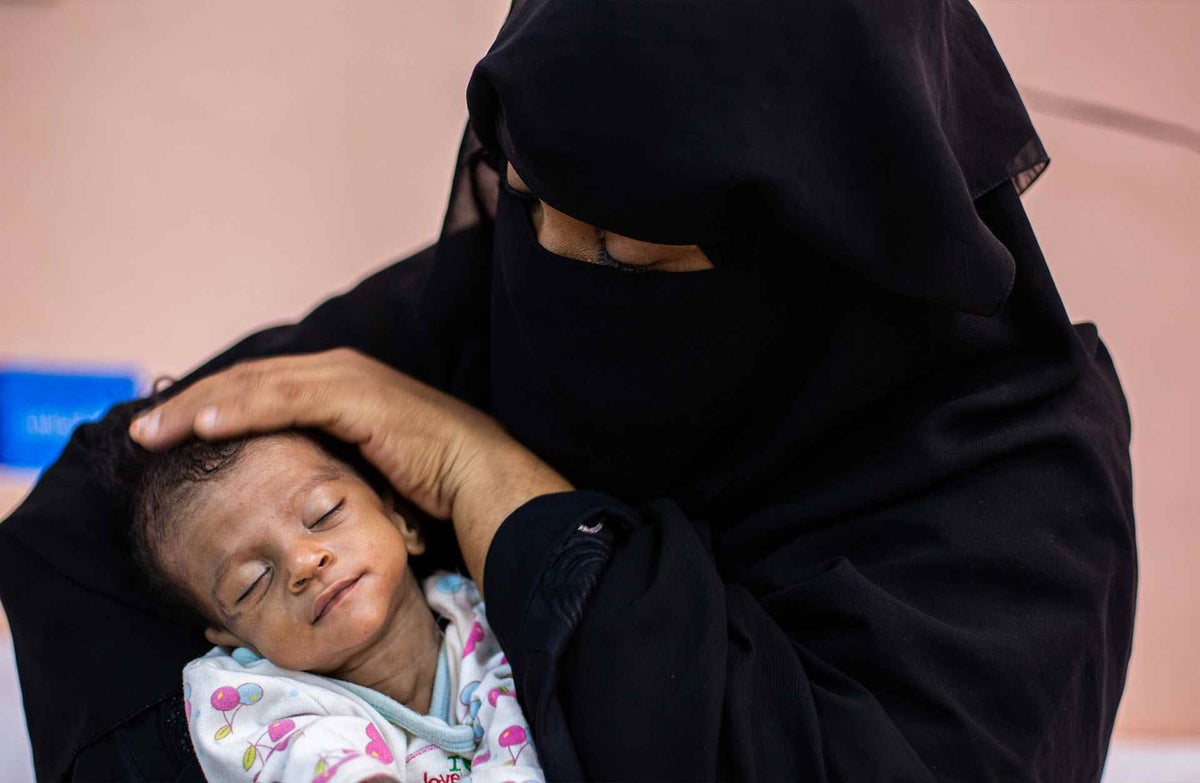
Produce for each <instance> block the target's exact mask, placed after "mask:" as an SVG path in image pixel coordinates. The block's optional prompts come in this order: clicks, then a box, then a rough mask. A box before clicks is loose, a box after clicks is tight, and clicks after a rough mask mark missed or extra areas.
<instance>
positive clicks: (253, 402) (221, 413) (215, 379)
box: [129, 349, 369, 451]
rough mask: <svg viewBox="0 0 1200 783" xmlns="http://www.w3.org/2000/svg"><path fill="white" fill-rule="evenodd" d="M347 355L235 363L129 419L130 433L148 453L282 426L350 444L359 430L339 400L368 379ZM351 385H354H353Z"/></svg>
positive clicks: (328, 353) (329, 353)
mask: <svg viewBox="0 0 1200 783" xmlns="http://www.w3.org/2000/svg"><path fill="white" fill-rule="evenodd" d="M347 354H354V352H352V351H348V350H341V349H339V350H336V351H326V352H323V353H319V354H306V355H300V356H281V357H272V358H269V359H259V360H255V361H251V362H245V363H243V364H237V365H234V366H233V367H230V368H228V369H225V370H222V371H221V372H219V373H216V374H215V375H212V376H209V377H208V378H204V379H202V380H200V381H198V382H196V383H195V384H193V385H192V386H190V387H189V388H187V389H185V390H183V391H182V392H180V393H179V394H178V395H176V396H175V397H172V398H171V399H169V400H167V401H166V402H164V403H163V404H161V405H159V406H157V407H155V408H154V409H152V410H150V411H148V412H146V413H144V414H143V415H141V416H139V417H138V418H137V419H135V420H134V421H133V423H132V424H131V426H130V429H129V434H130V437H132V438H133V439H134V440H135V441H137V442H138V443H139V444H141V445H142V446H143V447H145V448H147V449H150V450H152V451H153V450H159V449H165V448H169V447H171V446H174V445H176V444H178V443H180V442H182V441H183V440H185V439H187V438H188V437H189V436H191V435H192V434H193V433H194V434H196V435H197V436H199V437H201V438H204V439H207V440H215V439H222V438H233V437H238V436H241V435H248V434H251V433H255V432H270V431H274V430H280V429H287V428H289V427H321V428H323V429H327V430H329V431H330V432H332V433H333V434H335V435H338V436H339V437H342V438H343V439H345V440H349V441H351V442H358V441H359V439H360V438H361V437H362V433H359V432H356V431H355V430H356V427H355V424H356V422H357V421H358V420H361V417H360V416H357V415H354V406H346V405H344V404H341V405H339V402H338V399H337V398H338V395H339V394H344V393H345V392H346V390H347V388H348V387H354V386H358V387H359V388H358V392H359V393H360V394H361V392H362V391H363V390H362V388H361V387H362V385H364V384H366V383H369V380H368V379H367V378H365V377H362V375H363V374H362V373H361V371H360V368H358V367H356V366H355V365H356V364H357V363H358V361H359V360H362V361H366V360H365V358H364V357H361V355H358V354H354V356H353V357H351V356H348V355H347ZM356 381H357V383H356Z"/></svg>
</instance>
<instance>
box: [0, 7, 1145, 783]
mask: <svg viewBox="0 0 1200 783" xmlns="http://www.w3.org/2000/svg"><path fill="white" fill-rule="evenodd" d="M468 100H469V103H470V109H471V126H470V127H469V128H468V131H467V134H466V136H465V137H464V141H463V145H462V148H461V150H460V157H459V165H458V167H457V171H456V175H455V184H454V188H453V192H452V194H451V201H450V206H449V210H448V212H447V215H446V220H445V222H444V225H443V230H442V233H441V236H440V238H439V241H438V243H437V244H436V245H435V246H433V247H431V248H429V249H427V250H426V251H423V252H421V253H419V254H417V255H416V256H414V257H413V258H410V259H408V260H405V261H403V262H401V263H398V264H396V265H394V266H392V267H389V268H388V269H386V270H384V271H382V272H380V273H378V274H377V275H375V276H373V277H372V278H370V279H368V280H366V281H364V282H363V283H362V284H361V285H360V286H359V287H357V288H356V289H354V290H353V291H351V292H349V293H347V294H343V295H342V296H340V297H335V298H334V299H332V300H330V301H329V302H327V303H326V304H324V305H322V306H321V307H320V308H318V309H317V310H316V311H314V312H313V313H312V314H311V315H310V316H308V317H307V318H306V319H304V320H303V321H302V322H300V323H298V324H296V325H293V326H287V327H278V328H275V329H269V330H266V331H264V332H261V333H259V334H257V335H254V336H252V337H250V338H248V339H247V340H245V341H243V342H242V343H239V344H238V345H237V346H234V347H233V348H231V349H230V350H229V351H227V352H225V353H224V354H222V355H221V356H219V357H217V358H216V359H214V360H213V361H211V362H209V363H208V364H206V365H205V366H204V367H202V368H200V369H199V370H197V371H196V372H195V373H193V374H192V375H191V376H189V377H188V378H187V379H185V380H184V382H182V383H181V384H180V385H179V386H178V388H182V386H183V385H186V383H188V382H190V381H192V380H194V379H196V378H198V377H201V376H202V375H204V374H208V373H211V372H213V371H215V370H217V369H219V368H220V367H223V366H227V365H228V364H231V363H233V362H235V361H238V360H240V359H245V358H250V357H255V356H263V355H270V354H280V353H298V352H307V351H316V350H322V349H325V348H329V347H334V346H337V345H349V346H352V347H355V348H358V349H359V350H362V351H363V352H365V353H367V354H370V355H372V356H376V357H378V358H380V359H381V360H383V361H386V362H388V363H389V364H392V365H393V366H395V367H397V368H399V369H400V370H402V371H404V372H407V373H410V374H412V375H414V376H416V377H417V378H420V379H422V380H424V381H426V382H428V383H430V384H432V385H434V386H437V387H438V388H441V389H444V390H447V391H449V392H451V393H453V394H455V395H456V396H458V397H460V398H462V399H464V400H466V401H468V402H470V403H472V404H474V405H477V406H479V407H481V408H483V409H485V410H488V411H489V412H491V413H492V414H493V415H495V416H496V417H497V418H498V419H500V420H501V421H502V422H503V423H504V424H505V425H506V426H507V427H508V428H509V429H510V430H511V431H512V432H513V434H514V435H515V436H516V437H517V438H518V439H520V440H521V441H522V442H524V443H525V444H526V445H527V446H529V447H530V448H531V449H533V450H534V451H535V452H536V453H537V454H539V455H540V456H541V457H542V458H543V459H545V460H546V461H547V462H548V463H550V464H551V465H552V466H554V467H555V468H556V469H558V470H560V471H561V472H562V473H563V474H564V475H566V476H567V478H569V479H571V480H572V481H573V482H574V483H575V485H576V486H578V487H580V488H581V489H580V490H579V491H576V492H570V493H560V494H555V495H549V496H543V497H541V498H536V499H534V500H532V501H530V502H529V503H527V504H526V505H525V506H523V507H522V508H520V509H518V510H517V511H516V512H514V513H513V514H512V515H510V517H509V518H508V519H507V520H506V521H505V522H504V524H503V526H502V527H501V528H500V531H499V533H498V534H497V537H496V540H495V541H494V542H493V545H492V548H491V550H490V552H489V555H488V562H487V581H488V583H487V585H485V587H486V593H487V596H488V601H489V615H490V617H491V620H492V625H493V628H494V630H495V631H496V632H497V634H498V636H499V637H500V639H501V642H502V644H503V645H504V647H505V649H506V651H507V652H508V654H509V656H510V659H511V660H512V661H513V665H514V674H515V677H516V679H517V683H518V688H519V696H520V699H521V701H522V704H523V706H524V708H525V710H526V714H527V716H528V717H529V719H530V721H531V726H532V728H533V730H534V737H535V740H536V741H537V743H538V745H539V755H540V757H541V758H542V759H543V762H544V763H545V766H546V772H547V774H548V776H549V778H550V779H559V780H561V779H578V778H587V779H639V780H644V779H654V780H667V779H680V780H698V779H713V778H718V779H737V780H754V779H771V780H779V779H784V780H805V781H810V780H811V781H822V780H829V781H871V783H876V782H877V781H891V780H894V781H923V780H964V781H966V780H969V781H988V780H995V781H1012V780H1031V781H1033V780H1039V781H1060V780H1079V781H1094V780H1097V779H1098V777H1099V774H1100V770H1101V767H1102V763H1103V759H1104V755H1105V752H1106V749H1107V743H1108V738H1109V735H1110V733H1111V730H1112V721H1113V717H1114V715H1115V711H1116V706H1117V703H1118V700H1119V698H1120V694H1121V690H1122V688H1123V685H1124V676H1125V669H1126V664H1127V661H1128V656H1129V649H1130V634H1131V630H1132V620H1133V597H1134V591H1135V583H1136V559H1135V553H1134V539H1133V513H1132V506H1131V497H1130V466H1129V456H1128V445H1129V419H1128V411H1127V409H1126V407H1125V402H1124V398H1123V396H1122V393H1121V389H1120V385H1119V382H1118V380H1117V378H1116V374H1115V371H1114V369H1113V365H1112V362H1111V360H1110V358H1109V356H1108V354H1107V351H1106V350H1105V349H1104V346H1103V343H1102V342H1101V341H1100V340H1099V337H1098V335H1097V333H1096V330H1095V328H1094V327H1093V326H1092V325H1090V324H1083V325H1079V326H1072V325H1071V324H1070V322H1069V320H1068V319H1067V316H1066V313H1065V311H1064V309H1063V307H1062V303H1061V300H1060V298H1059V296H1058V293H1057V291H1056V290H1055V287H1054V284H1053V281H1052V279H1051V277H1050V273H1049V270H1048V268H1047V265H1046V262H1045V259H1044V258H1043V257H1042V254H1041V252H1040V249H1039V248H1038V245H1037V241H1036V239H1035V237H1034V235H1033V232H1032V229H1031V227H1030V226H1029V223H1028V221H1027V220H1026V218H1025V214H1024V211H1023V209H1022V207H1021V204H1020V200H1019V198H1018V193H1019V192H1020V191H1021V190H1024V188H1025V187H1028V185H1029V184H1030V183H1031V182H1032V180H1033V179H1034V178H1035V177H1036V176H1037V175H1038V174H1039V173H1041V171H1042V170H1043V169H1044V168H1045V166H1046V164H1047V162H1048V158H1047V157H1046V156H1045V152H1044V151H1043V150H1042V148H1041V144H1040V142H1039V141H1038V139H1037V135H1036V133H1035V132H1034V130H1033V128H1032V126H1031V125H1030V124H1029V120H1028V117H1027V116H1026V114H1025V112H1024V109H1023V107H1022V106H1021V103H1020V99H1019V96H1018V95H1017V94H1016V90H1015V88H1013V86H1012V83H1011V80H1010V79H1009V78H1008V75H1007V72H1006V71H1005V70H1004V67H1003V64H1002V63H1001V62H1000V59H999V56H998V55H997V54H996V52H995V50H994V48H993V47H992V45H991V42H990V40H989V39H988V37H987V33H986V30H984V28H983V26H982V24H981V23H980V22H979V20H978V18H977V17H976V16H975V14H974V11H973V9H971V8H970V6H969V5H968V4H967V3H965V2H935V0H919V1H918V0H911V1H910V2H896V3H889V4H886V5H883V4H877V3H873V2H871V3H868V2H861V3H860V2H852V1H851V0H838V1H837V2H834V1H833V0H828V1H826V2H819V3H810V4H803V5H797V4H794V3H781V2H780V3H745V4H736V5H734V4H718V3H704V2H697V3H683V2H680V3H651V2H647V3H609V2H597V1H596V0H589V1H588V2H581V3H544V2H533V1H532V0H529V1H528V2H518V3H517V4H515V5H514V8H513V11H512V12H511V13H510V16H509V19H508V20H507V21H506V23H505V26H504V28H503V29H502V30H501V32H500V35H499V37H498V38H497V41H496V43H495V44H494V45H493V47H492V49H491V50H490V51H489V54H488V55H487V56H486V57H485V58H484V59H483V60H481V62H480V64H479V65H478V66H477V68H476V71H475V74H474V75H473V77H472V82H471V85H470V86H469V88H468ZM510 159H511V161H512V163H513V165H514V167H515V168H516V169H517V170H518V171H519V173H520V174H521V177H522V179H523V180H524V181H525V182H526V183H527V184H528V185H529V186H530V187H531V188H532V190H533V191H534V194H535V195H536V196H537V197H540V198H542V199H544V200H545V201H546V202H547V203H549V204H551V205H553V206H555V207H557V208H559V209H561V210H562V211H564V212H567V213H568V214H571V215H573V216H576V217H578V218H580V219H583V220H587V221H588V222H590V223H592V224H594V225H597V226H601V227H603V228H605V229H607V230H610V231H616V232H618V233H621V234H624V235H627V236H632V237H635V238H638V239H644V240H647V241H658V242H680V243H695V244H699V245H700V246H701V247H702V248H703V249H704V250H705V252H706V253H707V254H708V255H709V257H710V258H711V259H713V261H714V264H715V265H716V266H715V268H714V269H713V270H707V271H701V272H686V273H647V274H642V275H626V274H624V273H622V272H620V271H617V270H614V269H610V268H604V267H595V266H591V265H588V264H586V263H585V262H582V261H578V260H575V259H568V258H565V257H561V256H557V255H555V254H553V253H551V252H549V251H548V250H546V249H545V248H542V247H541V246H540V245H539V244H538V242H537V237H536V235H535V234H534V231H533V227H532V225H531V223H530V221H529V219H528V214H527V209H528V208H529V205H528V204H527V203H526V202H525V201H524V200H522V199H520V198H518V197H517V196H515V195H514V194H512V193H511V192H508V191H505V190H504V189H502V188H500V187H499V184H498V177H499V174H498V172H500V171H503V167H504V164H505V163H506V161H507V160H510ZM117 420H118V419H117V417H116V416H114V415H111V414H110V415H109V416H108V417H106V419H105V421H103V422H101V423H99V424H95V425H85V426H83V427H81V428H80V429H79V430H78V431H77V432H76V433H75V435H74V437H73V438H72V440H71V443H70V444H69V445H68V447H67V449H66V451H65V452H64V454H63V456H62V457H61V458H60V459H59V461H58V462H57V463H56V464H55V465H54V466H53V467H51V468H50V469H49V470H48V471H47V472H46V473H45V475H44V476H43V477H42V479H41V480H40V481H39V482H38V485H37V486H36V487H35V488H34V491H33V492H32V494H31V495H30V497H29V498H28V499H27V500H26V502H25V503H24V504H22V506H21V507H20V508H19V509H17V511H16V512H14V514H13V515H12V516H11V517H10V518H9V520H8V521H7V522H5V523H4V525H2V526H0V598H2V600H3V602H4V606H5V608H6V610H7V611H8V613H9V617H10V621H11V624H12V628H13V634H14V641H15V644H16V650H17V656H18V666H19V670H20V675H21V680H22V686H23V690H24V694H25V705H26V712H27V715H28V719H29V725H30V732H31V737H32V739H33V746H34V754H35V763H36V765H37V769H38V775H39V778H40V779H44V780H58V779H69V778H71V777H72V776H74V778H75V779H81V780H90V779H101V778H104V779H112V778H126V779H147V778H148V779H169V778H172V777H175V776H178V775H187V774H192V775H194V774H196V768H195V766H194V763H192V762H190V761H189V760H188V758H187V754H186V743H183V742H181V741H180V740H181V739H182V735H181V733H180V727H181V723H180V722H179V721H178V715H179V711H178V708H177V706H176V705H177V701H178V693H177V691H178V688H179V671H180V669H181V668H182V665H183V663H184V662H185V661H186V660H187V659H188V658H190V657H192V656H194V655H197V654H200V653H201V652H203V650H204V649H205V647H206V644H205V642H204V640H203V638H202V636H200V635H199V633H198V628H199V626H198V624H197V623H196V622H192V621H189V620H187V619H186V618H179V617H177V616H174V615H172V614H170V613H169V612H167V611H166V610H165V609H164V608H163V607H162V606H160V605H159V604H158V603H157V602H156V600H155V597H154V596H152V595H149V594H148V593H147V592H146V591H145V590H144V589H143V588H142V587H141V586H140V582H139V581H138V578H137V577H136V575H135V574H134V572H133V568H132V565H131V563H130V562H129V560H128V558H127V557H126V555H125V554H124V534H125V530H126V528H127V525H128V515H127V512H126V510H125V509H124V507H123V504H124V502H125V500H124V498H123V497H122V495H121V494H120V492H117V491H114V490H112V489H110V488H107V487H106V486H105V485H104V484H103V483H101V482H100V481H99V480H98V478H97V477H96V475H95V471H93V469H92V468H93V465H92V464H91V463H92V462H94V461H95V460H97V459H103V458H104V453H103V451H102V444H104V443H106V442H107V439H108V435H109V432H110V430H111V428H112V427H114V426H116V425H115V422H116V421H117ZM431 549H432V550H433V551H437V547H431ZM435 557H437V556H435ZM441 558H442V560H443V563H433V564H431V565H441V564H444V563H448V562H452V561H453V559H454V556H453V555H451V554H450V553H449V552H448V551H447V550H446V549H443V550H442V554H441Z"/></svg>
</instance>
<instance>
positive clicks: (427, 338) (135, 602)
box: [0, 229, 487, 780]
mask: <svg viewBox="0 0 1200 783" xmlns="http://www.w3.org/2000/svg"><path fill="white" fill-rule="evenodd" d="M486 241H487V239H486V236H485V235H484V232H483V230H482V229H471V230H464V231H462V232H459V233H457V234H453V235H449V236H444V237H443V238H442V239H441V240H440V241H439V243H438V244H436V245H432V246H429V247H427V248H425V249H423V250H421V251H420V252H418V253H416V254H414V255H413V256H411V257H409V258H407V259H404V260H401V261H398V262H396V263H393V264H392V265H390V266H388V267H386V268H385V269H382V270H381V271H379V272H377V273H375V274H373V275H371V276H370V277H368V278H366V279H365V280H363V281H362V282H361V283H359V284H358V285H357V286H355V287H354V288H353V289H352V290H350V291H347V292H345V293H343V294H341V295H338V296H334V297H332V298H330V299H329V300H327V301H326V302H324V303H322V304H321V305H320V306H318V307H317V308H315V309H314V310H313V311H312V312H311V313H310V314H309V315H307V316H306V317H305V318H303V319H302V320H300V321H299V322H297V323H294V324H287V325H281V326H275V327H271V328H267V329H263V330H262V331H259V332H256V333H255V334H252V335H250V336H248V337H246V338H245V339H243V340H241V341H240V342H238V343H237V344H236V345H233V346H232V347H230V348H228V349H227V350H225V351H224V352H222V353H220V354H219V355H217V356H216V357H214V358H212V359H211V360H209V361H208V362H206V363H205V364H203V365H202V366H201V367H199V368H198V369H196V370H195V371H193V372H192V373H190V374H189V375H187V376H186V377H185V378H184V379H182V380H181V381H180V382H179V384H177V386H178V387H179V388H182V387H184V386H186V385H187V384H189V383H191V382H193V381H195V380H197V379H199V378H201V377H204V376H206V375H209V374H211V373H214V372H216V371H217V370H220V369H222V368H224V367H227V366H229V365H232V364H234V363H236V362H238V361H241V360H245V359H251V358H255V357H262V356H270V355H279V354H288V353H307V352H314V351H320V350H325V349H328V348H333V347H338V346H349V347H352V348H355V349H358V350H360V351H362V352H364V353H365V354H368V355H371V356H374V357H376V358H378V359H380V360H382V361H384V362H386V363H388V364H390V365H392V366H395V367H397V368H398V369H400V370H402V371H404V372H407V373H409V374H411V375H414V376H416V377H418V378H421V379H422V380H424V381H425V382H427V383H430V384H432V385H435V386H438V387H440V388H442V389H445V390H447V391H450V392H451V393H455V394H457V395H459V396H461V397H462V398H464V399H467V400H468V401H470V402H473V403H475V404H479V399H478V398H479V396H480V395H481V394H483V393H485V392H486V386H485V385H483V384H484V383H485V382H486V372H480V371H479V368H481V367H486V334H481V333H480V332H479V331H478V330H479V328H481V326H485V325H486V318H487V309H486V280H487V276H486V269H483V270H479V269H477V268H475V267H476V266H477V265H478V264H477V260H478V259H479V258H480V257H481V255H480V253H479V252H478V251H479V250H480V249H481V248H482V247H485V246H486V245H485V243H486ZM481 296H482V297H483V298H482V300H481V299H480V297H481ZM114 410H116V409H114ZM117 418H118V417H117V416H116V415H114V411H110V412H109V413H108V414H107V415H106V417H105V418H104V419H103V420H101V421H100V422H96V423H94V424H85V425H83V426H80V427H79V428H77V429H76V431H75V432H74V433H73V434H72V437H71V439H70V441H69V443H68V444H67V446H66V447H65V449H64V451H63V453H62V454H61V455H60V457H59V458H58V460H57V461H56V462H55V463H54V464H53V465H51V466H50V467H49V468H48V469H47V470H46V471H45V473H43V475H42V476H41V477H40V479H39V481H38V482H37V484H36V485H35V486H34V488H33V490H32V491H31V493H30V495H29V496H28V497H27V498H26V499H25V501H24V502H23V503H22V504H21V505H20V506H19V507H18V508H17V509H16V510H15V511H14V512H13V513H12V514H11V515H10V516H9V518H8V519H7V520H6V521H5V522H4V524H3V525H0V563H3V564H4V567H3V568H0V600H2V601H3V605H4V608H5V611H6V612H7V614H8V619H9V624H10V627H11V629H12V634H13V641H14V647H15V651H16V658H17V668H18V672H19V675H20V680H21V688H22V692H23V698H24V705H25V713H26V719H27V723H28V726H29V732H30V739H31V743H32V747H33V754H34V762H35V767H36V771H37V777H38V779H39V780H62V779H66V778H68V777H69V775H70V774H71V772H70V770H71V768H72V764H73V763H74V760H75V758H76V756H77V755H79V754H80V753H81V751H82V750H83V749H84V748H87V749H88V753H87V754H85V755H86V758H85V757H84V756H80V763H81V764H84V766H85V767H86V768H87V769H101V768H104V765H105V764H109V763H110V762H111V763H115V760H114V759H108V758H107V756H106V754H108V752H109V750H113V749H116V748H124V747H126V746H128V745H129V743H128V742H124V741H117V740H118V737H117V735H115V734H113V733H112V732H114V731H117V730H118V727H121V726H125V728H124V729H121V731H125V732H126V733H128V732H129V731H133V729H132V728H130V727H131V726H134V724H135V723H136V724H137V725H138V726H142V727H143V728H144V727H145V726H148V725H149V724H146V723H145V721H144V720H143V719H144V718H145V715H146V714H148V713H146V711H147V710H152V709H155V706H154V705H156V704H159V703H160V702H161V701H162V699H164V698H165V697H168V696H172V695H175V694H177V693H178V692H179V688H180V684H179V672H180V671H181V669H182V667H183V664H184V663H186V661H187V660H189V659H190V658H192V657H194V656H195V655H197V654H200V653H202V652H203V651H204V649H206V648H207V644H206V642H205V641H204V639H203V636H202V635H200V633H199V631H200V626H199V625H198V622H197V621H196V620H194V619H190V618H183V617H181V616H179V615H178V614H177V613H173V612H171V611H170V610H169V609H166V608H164V607H163V605H161V604H160V603H158V602H157V601H156V600H155V597H154V596H153V595H150V594H149V592H148V591H147V590H146V589H145V587H144V585H143V583H142V581H141V578H140V576H139V575H138V574H137V573H136V571H135V569H134V567H133V565H132V562H131V559H130V558H129V556H128V553H127V549H126V546H127V545H126V533H127V529H128V524H129V517H128V511H127V508H126V507H125V505H124V500H123V498H122V497H121V496H120V494H119V489H114V488H113V487H112V485H111V484H108V483H106V482H105V481H104V476H103V475H101V473H102V471H98V470H97V469H96V466H97V465H99V464H100V463H102V462H103V461H104V454H105V451H104V444H105V443H106V442H110V441H111V438H112V437H113V432H114V431H115V428H116V426H117ZM446 539H447V541H452V534H450V533H448V534H447V536H446ZM431 546H432V545H431ZM454 551H455V555H454V557H455V558H457V559H458V560H460V559H461V558H458V556H457V554H456V553H457V550H454ZM451 562H455V561H454V560H452V561H451ZM148 650H149V651H152V654H147V651H148ZM68 704H69V705H70V708H69V709H67V707H65V706H64V705H68ZM65 715H69V719H67V718H64V716H65ZM138 721H142V723H138ZM147 731H149V729H147ZM142 734H145V732H142ZM139 736H141V735H140V734H139ZM147 736H149V735H147ZM142 744H143V745H144V743H142ZM105 748H108V749H109V750H105ZM122 752H123V753H125V752H126V751H122ZM165 758H167V761H168V762H169V761H170V759H171V758H173V757H170V756H168V757H165ZM85 762H86V763H85ZM130 763H134V764H136V763H137V760H136V759H134V760H133V761H131V762H130ZM147 763H151V762H149V761H148V762H147ZM151 765H152V766H153V764H151ZM167 766H170V765H169V764H167Z"/></svg>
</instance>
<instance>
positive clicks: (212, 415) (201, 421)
mask: <svg viewBox="0 0 1200 783" xmlns="http://www.w3.org/2000/svg"><path fill="white" fill-rule="evenodd" d="M216 428H217V409H216V408H205V409H204V410H202V411H200V412H199V413H197V414H196V429H200V430H206V431H211V430H215V429H216Z"/></svg>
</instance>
